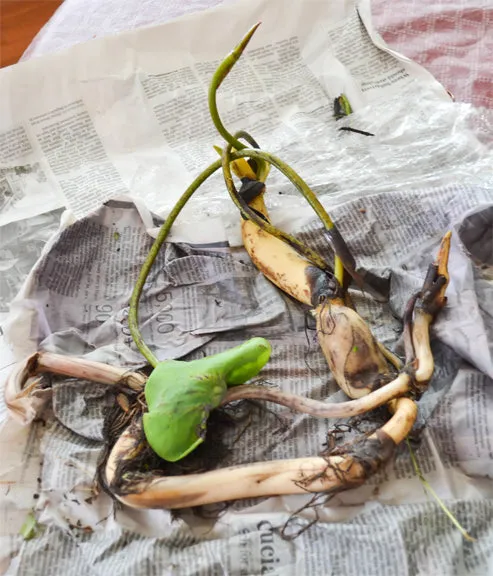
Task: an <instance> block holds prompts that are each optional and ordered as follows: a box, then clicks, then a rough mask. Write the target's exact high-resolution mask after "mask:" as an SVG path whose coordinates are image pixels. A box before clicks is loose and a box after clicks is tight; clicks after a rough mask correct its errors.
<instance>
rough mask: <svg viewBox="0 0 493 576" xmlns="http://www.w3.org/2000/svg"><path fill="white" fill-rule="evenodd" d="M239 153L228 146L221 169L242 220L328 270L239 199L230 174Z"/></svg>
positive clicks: (291, 238) (306, 249) (310, 250)
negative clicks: (232, 164) (249, 222)
mask: <svg viewBox="0 0 493 576" xmlns="http://www.w3.org/2000/svg"><path fill="white" fill-rule="evenodd" d="M247 151H249V149H247ZM241 152H242V151H241ZM241 152H235V153H232V152H231V146H230V145H228V146H227V147H226V148H225V150H224V152H223V156H222V168H223V175H224V182H225V183H226V188H227V189H228V192H229V195H230V196H231V199H232V200H233V202H234V204H235V206H236V207H237V208H238V210H239V211H240V212H241V214H242V215H243V216H244V218H246V219H248V220H251V221H252V222H254V223H255V224H256V225H257V226H258V227H259V228H261V229H262V230H264V231H265V232H267V233H269V234H271V235H272V236H275V237H276V238H278V239H279V240H282V241H284V242H286V243H287V244H289V245H290V246H292V247H293V248H294V249H295V250H297V251H298V252H299V253H300V254H301V255H302V256H304V257H305V258H306V259H307V260H309V261H310V262H312V264H314V265H315V266H318V267H319V268H321V269H322V270H327V269H330V266H329V264H328V263H327V262H325V260H324V259H323V258H322V257H321V256H320V255H319V254H318V253H317V252H315V251H314V250H312V249H311V248H309V247H308V246H306V245H305V244H303V243H302V242H300V240H298V239H297V238H295V237H294V236H291V235H290V234H287V233H286V232H283V231H282V230H279V229H278V228H276V227H275V226H273V225H272V224H271V223H270V222H268V221H266V220H264V219H263V218H261V217H260V216H259V215H258V214H256V213H255V212H254V211H253V210H252V209H251V208H250V206H248V203H247V202H246V201H245V200H244V199H243V198H242V197H241V195H240V194H239V193H238V190H237V189H236V187H235V185H234V182H233V176H232V174H231V161H232V159H233V158H235V157H238V155H239V154H240V153H241ZM261 154H263V152H261Z"/></svg>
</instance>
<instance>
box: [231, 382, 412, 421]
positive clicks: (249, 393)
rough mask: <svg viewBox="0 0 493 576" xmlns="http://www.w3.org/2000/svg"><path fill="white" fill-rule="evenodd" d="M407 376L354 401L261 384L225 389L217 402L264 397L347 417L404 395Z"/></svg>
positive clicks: (314, 412)
mask: <svg viewBox="0 0 493 576" xmlns="http://www.w3.org/2000/svg"><path fill="white" fill-rule="evenodd" d="M410 382H411V379H410V377H409V375H408V374H406V373H405V372H403V373H401V374H399V376H397V378H395V379H394V380H392V382H389V383H388V384H385V385H384V386H382V387H381V388H378V390H375V391H374V392H370V394H367V395H366V396H363V397H361V398H358V399H357V400H349V401H348V402H340V403H337V404H329V403H326V402H321V401H319V400H312V399H311V398H305V397H303V396H297V395H296V394H289V393H288V392H282V391H281V390H276V389H274V388H266V387H264V386H252V385H248V384H245V385H242V386H235V387H234V388H229V389H228V391H227V392H226V396H225V397H224V398H223V400H222V402H221V405H222V406H224V405H225V404H229V403H230V402H235V401H236V400H247V399H250V400H254V399H255V400H264V401H267V402H274V403H276V404H280V405H282V406H286V407H287V408H290V409H291V410H295V411H296V412H302V413H303V414H310V416H314V417H316V418H350V417H351V416H358V415H359V414H364V413H365V412H369V411H370V410H374V409H375V408H378V407H379V406H383V405H384V404H386V403H387V402H389V401H390V400H392V399H394V398H397V397H399V396H404V395H405V394H407V393H408V392H409V389H410V386H409V385H410Z"/></svg>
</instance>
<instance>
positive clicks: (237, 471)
mask: <svg viewBox="0 0 493 576" xmlns="http://www.w3.org/2000/svg"><path fill="white" fill-rule="evenodd" d="M256 28H257V27H256V26H255V27H254V28H252V29H251V30H250V31H249V32H248V34H247V35H246V36H245V38H244V39H243V40H242V41H241V42H240V44H239V45H238V46H237V47H236V48H235V49H234V50H233V51H232V52H231V54H229V55H228V56H227V58H226V59H225V60H224V61H223V62H222V63H221V64H220V66H219V67H218V69H217V71H216V73H215V74H214V76H213V78H212V81H211V85H210V91H209V107H210V112H211V117H212V120H213V122H214V124H215V125H216V127H217V129H218V132H219V133H220V134H221V135H222V136H223V137H224V138H225V140H226V145H225V147H224V149H223V150H222V149H221V150H220V154H221V158H219V159H218V160H216V161H215V162H213V163H212V164H211V165H210V166H209V167H207V168H206V169H205V170H204V171H203V172H202V173H201V174H200V175H199V176H198V177H197V178H196V179H195V180H194V181H193V182H192V183H191V184H190V186H189V187H188V188H187V189H186V190H185V192H184V193H183V195H182V196H181V198H180V199H179V201H178V202H177V204H176V205H175V206H174V208H173V209H172V210H171V212H170V214H169V215H168V217H167V218H166V220H165V222H164V223H163V225H162V227H161V229H160V231H159V233H158V236H157V238H156V239H155V241H154V243H153V246H152V248H151V250H150V252H149V255H148V257H147V258H146V261H145V263H144V265H143V267H142V270H141V272H140V274H139V278H138V280H137V283H136V285H135V288H134V290H133V293H132V297H131V300H130V310H129V317H128V321H129V328H130V331H131V334H132V337H133V339H134V341H135V344H136V346H137V347H138V349H139V350H140V351H141V353H142V355H143V356H144V358H146V360H147V361H148V363H149V364H150V365H151V366H152V367H153V371H152V372H151V375H150V376H149V377H148V378H146V377H145V376H143V375H141V374H133V373H128V372H127V371H125V370H124V369H123V368H116V367H108V366H105V365H100V364H97V363H88V362H85V361H82V360H77V359H67V358H64V357H60V356H57V355H53V354H45V353H42V352H41V353H38V354H36V355H34V356H33V357H31V358H29V359H27V360H26V361H25V362H24V363H21V364H20V365H19V366H17V367H16V370H15V371H14V372H13V373H12V375H11V379H10V381H9V384H8V386H7V403H8V405H9V406H10V407H11V409H12V410H13V411H16V413H17V414H18V415H19V416H20V417H25V418H27V411H28V410H29V409H31V410H32V409H35V408H36V406H34V408H33V404H32V402H31V403H30V402H29V400H28V399H31V400H32V398H34V397H36V396H37V395H38V396H39V394H40V393H41V390H40V386H39V379H37V375H38V374H40V373H42V372H54V373H59V374H64V375H70V376H80V377H84V378H88V379H93V380H95V381H98V382H103V383H105V384H108V385H116V386H122V385H124V386H125V387H126V390H127V393H128V395H129V396H131V394H134V396H135V397H136V398H138V400H139V402H135V403H134V405H135V406H139V407H138V408H135V409H129V408H128V407H126V406H123V407H122V411H123V412H124V413H125V414H124V416H123V417H121V418H120V417H119V422H118V426H115V427H114V434H113V436H114V438H113V440H112V442H111V443H110V445H109V448H108V453H107V454H106V455H105V456H106V457H105V459H104V463H103V464H104V465H103V467H102V472H101V474H100V476H101V483H102V484H103V485H104V486H105V488H106V489H107V490H108V491H109V492H110V493H111V494H112V495H113V496H114V497H115V498H117V499H118V500H120V501H121V502H123V503H125V504H127V505H129V506H132V507H138V508H184V507H190V506H198V505H203V504H210V503H216V502H224V501H228V500H233V499H239V498H251V497H257V496H271V495H280V494H296V493H306V492H335V491H341V490H348V489H351V488H354V487H356V486H358V485H360V484H362V483H363V482H365V481H366V480H367V479H368V478H369V477H370V476H371V475H372V474H374V473H375V472H376V471H377V470H378V469H380V468H381V467H382V466H384V465H385V464H386V463H387V462H388V461H389V459H390V458H391V457H392V455H393V453H394V451H395V449H396V447H397V446H398V445H399V444H400V443H401V442H402V441H403V440H404V439H405V438H406V437H407V436H408V434H409V433H410V431H411V429H412V427H413V425H414V422H415V420H416V415H417V404H416V402H415V400H416V399H417V398H418V397H419V395H420V394H421V393H422V392H424V391H425V390H426V387H427V384H428V381H429V380H430V378H431V376H432V373H433V369H434V364H433V356H432V353H431V348H430V341H429V329H430V325H431V324H432V322H433V321H434V319H435V317H436V315H437V314H438V313H439V312H440V310H441V309H442V308H443V306H444V305H445V302H446V298H445V291H446V288H447V285H448V280H449V277H448V270H447V265H448V254H449V248H450V234H446V235H445V236H444V238H443V240H442V243H441V246H440V250H439V253H438V255H437V259H436V261H435V262H434V263H433V264H431V265H430V267H429V272H428V275H427V276H426V279H425V281H424V284H423V287H422V289H421V290H420V291H419V292H417V293H416V294H414V295H412V296H411V298H410V300H409V304H408V306H407V309H406V313H405V317H404V343H405V353H406V358H405V363H402V362H401V360H400V359H399V358H397V357H396V356H395V355H394V354H392V353H391V352H390V351H388V350H387V349H386V348H385V347H384V346H383V345H382V344H380V343H379V342H378V341H377V339H376V338H375V337H374V336H373V334H372V332H371V330H370V328H369V326H368V325H367V324H366V323H365V322H364V320H363V318H361V316H360V315H359V314H358V313H357V311H356V310H355V309H354V307H353V304H352V302H351V298H350V296H349V293H348V287H349V285H350V283H351V282H355V283H356V285H357V286H360V287H362V288H364V289H365V290H367V291H369V292H371V293H372V294H373V295H374V296H375V297H377V298H378V299H380V300H381V299H382V290H381V287H380V286H379V284H378V281H377V280H378V279H376V278H374V277H372V275H371V274H369V273H368V272H366V271H365V270H363V269H361V268H358V267H357V265H356V262H355V259H354V258H353V256H352V255H351V252H350V250H349V248H348V246H347V244H346V243H345V241H344V239H343V238H342V236H341V234H340V233H339V232H338V230H337V227H336V225H335V224H334V222H333V221H332V219H331V218H330V217H329V215H328V214H327V212H326V211H325V209H324V208H323V206H322V204H321V203H320V201H319V200H318V198H317V197H316V195H315V194H314V193H313V191H312V190H311V189H310V188H309V186H308V185H307V184H306V182H305V181H304V180H303V179H302V178H301V177H300V176H299V175H298V174H297V173H296V172H295V171H294V170H293V169H292V168H291V167H289V166H287V165H286V164H285V163H284V162H283V161H282V160H280V159H279V158H277V157H276V156H274V155H273V154H271V153H269V152H266V151H263V150H261V149H259V147H258V145H257V143H256V142H255V140H254V139H253V138H252V137H251V136H249V135H248V134H247V133H245V132H239V133H237V134H235V135H231V134H230V133H229V132H228V130H227V129H226V128H225V127H224V125H223V123H222V122H221V119H220V117H219V113H218V109H217V104H216V91H217V89H218V88H219V86H220V85H221V82H222V81H223V80H224V78H225V77H226V75H227V74H228V72H229V71H230V70H231V68H232V67H233V66H234V64H235V63H236V62H237V61H238V60H239V58H240V56H241V53H242V52H243V50H245V48H246V46H247V44H248V42H249V40H250V38H251V37H252V35H253V33H254V32H255V30H256ZM243 141H245V142H247V144H248V145H249V146H250V147H247V145H246V144H244V143H243ZM271 167H274V168H276V169H278V170H280V171H281V172H282V173H283V174H284V175H285V176H286V177H287V178H288V179H289V180H290V181H291V182H292V183H293V185H294V186H295V187H296V188H297V190H298V191H299V192H300V193H301V194H302V195H303V197H304V198H305V199H306V201H307V202H308V203H309V205H310V206H311V207H312V208H313V209H314V211H315V213H316V214H317V216H318V217H319V218H320V220H321V222H322V224H323V226H324V228H325V231H326V236H327V239H328V241H329V242H330V244H331V247H332V250H333V252H334V254H335V257H334V262H333V263H329V262H327V260H326V259H325V258H323V257H322V256H321V255H319V254H318V253H317V252H316V251H314V250H313V249H311V248H309V247H308V246H306V245H304V244H303V243H302V242H300V241H299V240H298V239H297V238H295V237H293V236H290V235H289V234H286V233H284V232H283V231H281V230H279V229H277V228H276V227H275V226H274V225H273V224H272V222H271V220H270V217H269V213H268V210H267V207H266V203H265V200H264V197H265V193H266V192H265V191H266V187H265V181H266V179H267V176H268V174H269V172H270V169H271ZM220 169H221V170H222V172H223V175H224V181H225V184H226V188H227V190H228V192H229V195H230V197H231V199H232V200H233V202H234V203H235V205H236V206H237V207H238V209H239V211H240V213H241V216H242V222H241V227H242V238H243V244H244V247H245V250H246V251H247V253H248V254H249V255H250V258H251V260H252V263H253V264H254V265H255V266H256V267H257V268H258V269H259V270H260V271H261V272H262V273H263V274H264V275H265V276H266V278H268V279H269V280H270V281H271V282H272V283H273V284H274V285H275V286H277V287H278V288H279V289H281V290H282V291H284V292H285V293H287V294H289V295H290V296H291V297H293V298H294V299H296V300H298V301H299V302H301V303H303V304H304V305H306V306H307V307H308V308H310V309H311V311H312V313H313V315H314V317H315V319H316V324H317V336H318V341H319V343H320V347H321V350H322V352H323V354H324V356H325V358H326V359H327V363H328V367H329V369H330V371H331V372H332V374H333V376H334V379H335V380H336V382H337V383H338V385H339V386H340V388H341V389H342V390H343V391H344V392H345V393H346V395H347V396H348V397H349V399H348V400H347V401H346V402H342V403H337V404H330V403H326V402H320V401H315V400H312V399H309V398H306V397H303V396H297V395H294V394H290V393H289V392H286V391H282V390H276V389H272V388H267V387H263V386H260V385H252V384H247V382H248V381H249V380H251V379H252V378H254V377H255V376H256V375H257V374H259V373H260V371H261V370H262V368H263V367H264V366H265V364H266V363H267V362H268V360H269V357H270V352H271V348H270V344H269V342H267V341H266V340H264V339H263V338H252V339H251V340H249V341H247V342H245V343H243V344H241V345H240V346H237V347H235V348H232V349H229V350H226V351H225V352H222V353H220V354H217V355H214V356H210V357H205V358H203V359H200V360H193V361H188V362H187V361H180V360H168V361H163V362H158V360H157V358H156V357H155V356H154V354H153V353H152V351H151V350H150V349H149V348H148V346H147V345H146V343H145V342H144V341H143V339H142V335H141V333H140V330H139V320H138V310H139V300H140V296H141V293H142V290H143V287H144V285H145V283H146V279H147V277H148V274H149V272H150V269H151V267H152V265H153V262H154V260H155V258H156V255H157V254H158V252H159V250H160V249H161V247H162V245H163V243H164V242H165V241H166V239H167V237H168V235H169V232H170V230H171V228H172V226H173V224H174V222H175V220H176V218H177V217H178V216H179V214H180V212H181V210H182V209H183V207H184V206H185V205H186V203H187V202H188V201H189V200H190V198H191V197H192V195H193V194H194V193H195V192H196V190H198V189H199V188H200V186H201V185H202V183H203V182H204V181H205V180H206V179H207V178H209V176H211V175H212V174H214V173H215V172H216V171H217V170H220ZM233 172H234V173H235V174H236V176H237V177H238V178H239V179H240V180H241V187H240V189H239V190H237V189H236V187H235V184H234V181H233ZM242 399H257V400H264V401H268V402H276V403H278V404H281V405H284V406H288V407H289V408H291V409H292V410H296V411H299V412H303V413H306V414H310V415H312V416H314V417H319V418H333V417H349V416H355V415H358V414H363V413H366V412H368V411H370V410H372V409H374V408H377V407H378V406H383V405H387V406H388V408H389V411H390V413H391V417H390V419H389V420H388V422H386V423H385V424H384V425H383V426H382V427H380V428H379V429H378V430H376V431H374V432H373V433H371V434H370V435H369V436H364V437H362V438H359V439H357V440H356V441H354V442H353V443H351V444H349V445H345V446H344V447H341V448H337V449H335V450H332V451H331V452H330V453H329V454H328V455H323V456H321V455H320V456H319V455H315V456H308V457H305V458H296V459H290V460H274V461H265V462H256V463H250V464H245V465H241V466H234V467H229V468H218V469H214V470H207V471H205V472H203V471H201V472H196V471H194V472H193V473H187V474H178V475H173V476H172V475H168V474H166V472H162V471H160V470H157V469H156V467H154V468H148V467H147V465H146V462H145V461H143V460H142V458H144V456H145V457H147V455H148V454H149V452H148V449H149V447H150V449H151V450H152V453H153V455H157V457H159V458H160V459H161V460H162V461H167V462H182V461H183V462H186V461H187V459H188V458H190V456H192V455H193V454H194V453H195V452H196V450H197V449H198V448H199V447H200V446H201V444H202V443H203V440H204V437H205V433H206V427H207V421H208V418H209V416H210V415H211V413H213V412H214V410H215V409H216V408H218V407H220V406H225V405H227V404H229V403H231V402H236V401H238V400H242ZM39 401H40V402H41V399H40V400H39ZM123 404H124V403H123ZM203 447H204V446H202V448H203ZM139 466H140V468H139ZM136 467H137V468H139V471H138V473H135V468H136ZM129 468H133V473H132V474H129V472H128V470H129Z"/></svg>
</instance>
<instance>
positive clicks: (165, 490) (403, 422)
mask: <svg viewBox="0 0 493 576" xmlns="http://www.w3.org/2000/svg"><path fill="white" fill-rule="evenodd" d="M395 406H396V411H395V414H394V416H393V417H392V418H391V419H390V420H389V422H387V423H386V424H385V425H384V426H383V427H382V428H380V429H379V430H377V431H376V432H375V433H373V434H372V435H371V436H369V437H368V438H365V439H363V440H361V441H360V442H357V443H355V444H354V445H353V447H352V448H349V449H348V452H347V453H344V454H341V455H334V456H329V457H327V458H322V457H318V456H315V457H308V458H297V459H290V460H277V461H270V462H256V463H254V464H247V465H244V466H243V465H241V466H232V467H228V468H223V469H219V470H212V471H210V472H204V473H202V474H189V475H182V476H159V475H156V474H153V475H149V478H148V479H147V480H138V481H134V482H132V481H127V482H121V479H120V478H119V474H118V467H119V464H120V463H122V462H128V461H129V460H130V459H132V458H133V457H134V456H135V455H136V454H138V452H139V451H140V448H139V442H140V440H139V438H140V437H141V435H140V433H139V432H140V431H139V429H138V426H139V425H140V423H139V424H137V423H135V422H134V423H133V424H132V425H131V426H129V428H127V429H126V430H125V432H124V433H123V434H122V435H121V436H120V438H119V440H118V441H117V442H116V444H115V446H114V447H113V449H112V451H111V453H110V456H109V458H108V461H107V465H106V469H105V474H106V480H107V484H108V487H109V489H110V490H111V491H112V492H113V493H114V495H115V497H116V498H117V499H118V500H120V501H121V502H122V503H124V504H126V505H127V506H130V507H132V508H168V509H172V508H188V507H190V506H201V505H205V504H212V503H215V502H224V501H228V500H236V499H241V498H256V497H262V496H276V495H281V494H302V493H306V492H328V491H340V490H347V489H351V488H354V487H356V486H359V485H361V484H362V483H363V482H365V480H366V479H367V478H368V477H369V476H371V475H372V474H373V473H375V472H376V471H377V470H378V469H379V468H380V467H381V466H383V465H385V463H386V462H387V461H388V460H389V459H390V457H391V456H392V454H393V452H394V449H395V447H396V445H397V444H398V443H399V442H401V441H402V440H403V439H404V438H405V437H406V436H407V435H408V434H409V432H410V431H411V428H412V426H413V424H414V422H415V419H416V414H417V407H416V405H415V403H414V402H413V401H412V400H409V399H407V398H399V399H398V400H396V401H395ZM360 456H361V457H360Z"/></svg>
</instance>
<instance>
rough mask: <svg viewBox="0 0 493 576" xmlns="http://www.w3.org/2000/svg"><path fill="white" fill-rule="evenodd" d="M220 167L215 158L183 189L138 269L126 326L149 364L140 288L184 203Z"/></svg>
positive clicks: (153, 358) (153, 363) (153, 359)
mask: <svg viewBox="0 0 493 576" xmlns="http://www.w3.org/2000/svg"><path fill="white" fill-rule="evenodd" d="M220 167H221V160H216V161H215V162H213V163H212V164H211V165H210V166H208V167H207V168H206V169H205V170H204V171H203V172H202V173H201V174H199V175H198V176H197V178H195V180H194V181H193V182H192V183H191V184H190V186H189V187H188V188H187V189H186V190H185V192H184V193H183V194H182V195H181V197H180V199H179V200H178V202H177V203H176V204H175V205H174V207H173V209H172V210H171V212H170V213H169V216H168V217H167V218H166V220H165V221H164V223H163V225H162V226H161V229H160V230H159V234H158V235H157V238H156V239H155V240H154V243H153V245H152V247H151V249H150V250H149V254H148V255H147V257H146V259H145V261H144V264H143V266H142V268H141V270H140V273H139V277H138V278H137V282H136V284H135V287H134V289H133V292H132V296H131V298H130V308H129V312H128V327H129V329H130V334H131V335H132V338H133V340H134V342H135V345H136V346H137V348H138V349H139V350H140V352H141V354H142V355H143V356H144V358H146V360H147V361H148V362H149V364H151V366H153V367H156V365H157V364H158V359H157V358H156V356H154V354H153V353H152V352H151V350H150V349H149V347H148V346H147V344H146V343H145V342H144V340H143V338H142V334H141V333H140V330H139V318H138V317H139V314H138V312H139V310H138V309H139V300H140V296H141V294H142V289H143V288H144V284H145V282H146V280H147V276H148V275H149V272H150V270H151V268H152V265H153V264H154V260H155V259H156V256H157V255H158V253H159V250H160V249H161V246H162V245H163V243H164V241H165V240H166V238H167V237H168V234H169V232H170V230H171V227H172V226H173V223H174V221H175V220H176V218H177V217H178V215H179V214H180V212H181V211H182V210H183V208H184V206H185V204H186V203H187V202H188V200H189V199H190V198H191V197H192V195H193V194H194V192H195V191H196V190H197V188H198V187H199V186H200V185H201V184H203V182H205V181H206V180H207V178H209V176H211V175H212V174H214V172H216V170H219V168H220Z"/></svg>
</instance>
